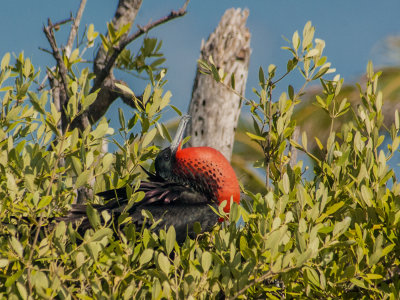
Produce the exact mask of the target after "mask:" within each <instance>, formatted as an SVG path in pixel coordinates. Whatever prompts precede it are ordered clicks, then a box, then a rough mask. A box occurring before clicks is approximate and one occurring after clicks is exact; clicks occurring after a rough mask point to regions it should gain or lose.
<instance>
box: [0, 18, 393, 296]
mask: <svg viewBox="0 0 400 300" xmlns="http://www.w3.org/2000/svg"><path fill="white" fill-rule="evenodd" d="M324 46H325V45H324V42H323V41H322V40H320V39H315V40H314V27H312V26H311V23H307V24H306V26H305V28H304V30H303V34H302V37H300V35H299V34H298V33H297V32H296V33H295V34H294V35H293V37H292V41H290V42H289V46H288V47H287V48H286V49H287V50H288V51H289V52H290V53H291V55H292V58H291V59H290V60H289V61H288V64H287V68H286V70H284V71H280V68H277V67H275V66H273V65H271V66H269V67H268V72H267V73H266V74H265V73H264V71H263V69H262V68H260V72H259V79H260V89H259V90H258V91H255V95H256V96H255V97H256V99H258V100H248V99H245V103H246V104H247V105H249V107H250V111H251V115H252V117H253V119H254V130H253V131H252V132H251V133H248V136H249V139H250V138H251V139H253V140H255V141H256V142H257V143H258V144H259V146H260V147H261V149H262V151H263V153H264V159H262V160H261V161H258V162H256V165H257V166H258V167H263V168H265V169H266V171H267V174H268V176H267V178H266V184H267V185H268V192H267V193H266V194H253V193H252V192H251V191H249V190H247V189H246V187H243V192H244V194H245V195H246V196H244V197H243V201H242V205H241V206H237V205H236V204H233V206H232V209H231V213H230V216H229V222H226V223H225V224H222V225H216V226H215V228H214V230H213V231H212V232H210V233H205V234H202V235H200V236H198V238H197V239H196V240H191V239H189V238H188V239H187V240H186V242H185V243H184V244H183V245H178V244H177V243H176V242H175V230H174V228H173V227H171V228H165V230H161V232H160V233H159V234H156V233H154V232H152V228H153V227H154V226H151V225H154V220H153V219H152V216H151V215H150V214H149V213H148V212H143V214H144V215H145V216H146V217H147V219H148V222H147V224H148V225H150V226H148V227H145V226H144V227H142V228H135V227H134V226H133V225H132V224H130V220H129V218H128V217H127V216H122V217H120V218H119V220H118V224H119V226H116V227H112V226H111V224H112V222H111V221H112V216H110V215H108V214H103V215H102V216H99V215H98V214H96V212H95V211H94V210H91V209H89V210H88V214H89V216H90V218H91V223H92V225H93V227H94V228H95V230H88V231H87V232H86V233H85V235H84V236H80V235H79V234H78V233H77V232H76V230H75V229H73V228H72V226H71V225H68V224H65V223H64V222H61V223H59V224H57V225H55V226H47V225H48V224H49V223H51V218H53V217H55V216H59V215H63V214H64V213H65V211H66V210H67V209H68V206H69V205H70V203H71V202H72V201H73V199H74V198H75V197H76V193H77V190H78V189H80V188H82V187H85V188H88V189H92V188H93V190H94V192H95V193H96V192H99V191H102V190H104V189H110V188H113V187H120V186H124V185H126V184H128V183H131V182H134V183H137V182H138V181H139V180H140V179H142V178H143V177H144V176H143V174H142V172H141V170H140V167H139V166H140V165H143V166H146V165H147V164H148V163H149V161H152V159H153V158H154V157H155V155H156V154H157V152H158V150H159V149H158V148H157V147H156V146H155V145H153V143H152V142H153V139H154V137H155V136H156V135H157V134H159V135H161V136H162V137H166V138H169V135H168V132H167V130H166V128H165V127H164V126H163V125H162V124H161V123H159V120H160V117H161V115H162V113H163V110H164V109H165V108H166V107H168V106H169V105H170V104H169V101H170V95H171V94H170V93H169V92H168V91H166V92H165V91H164V90H163V83H164V81H163V80H164V77H163V75H164V74H163V72H160V73H159V74H158V76H155V77H154V78H152V81H151V83H150V84H149V85H148V87H147V88H146V92H145V93H144V96H143V99H142V100H141V101H143V102H142V105H138V106H137V110H132V113H131V116H130V117H128V118H127V119H125V117H126V116H125V115H126V114H125V115H124V113H123V112H122V110H120V113H119V120H120V128H119V129H117V130H114V129H112V128H110V127H109V125H108V122H107V120H106V119H102V120H101V121H100V122H99V123H98V124H97V126H96V128H94V129H90V128H88V129H87V130H85V131H84V132H79V131H78V129H74V130H68V131H67V132H66V133H65V134H63V133H60V130H59V128H58V121H59V119H60V112H58V110H57V109H56V107H55V106H54V104H53V103H52V101H51V95H50V94H49V91H47V90H42V91H40V92H36V91H34V89H33V88H32V87H31V85H32V83H34V82H35V79H36V78H37V76H38V72H37V71H36V70H35V67H34V66H33V64H32V63H31V62H30V60H29V59H27V58H25V57H24V56H23V55H22V54H21V55H19V56H18V57H16V58H15V62H14V63H10V61H11V59H10V55H9V54H6V55H5V56H4V57H3V59H2V61H1V74H0V89H1V90H0V91H1V92H2V96H1V100H2V106H1V109H2V111H1V116H0V123H1V126H0V176H1V181H0V199H1V200H0V221H1V225H0V234H1V236H0V293H1V295H2V297H3V298H9V299H18V298H22V299H28V298H29V297H30V298H32V299H39V298H41V299H42V298H43V299H47V298H61V299H91V298H107V299H108V298H114V299H131V298H132V297H134V298H154V299H169V298H181V299H195V298H196V299H197V298H200V299H212V298H219V297H222V298H225V297H226V298H232V299H235V298H246V297H247V298H273V299H277V298H281V297H286V298H292V297H293V298H307V297H308V298H317V297H319V298H331V299H334V298H338V297H349V298H350V297H359V298H370V297H373V298H382V299H398V298H399V297H400V280H398V264H399V260H398V257H400V248H399V247H400V246H399V245H400V242H399V241H398V237H399V234H400V233H399V221H400V211H399V207H400V184H399V183H398V182H397V179H396V176H395V173H394V171H393V169H392V168H391V167H390V166H389V164H388V162H389V160H390V159H392V158H393V156H394V155H395V153H396V151H397V149H398V146H399V144H400V137H399V136H398V132H399V129H400V124H399V122H400V121H399V116H398V112H397V111H396V112H393V113H394V114H395V122H394V124H392V125H391V126H390V128H382V124H383V115H382V106H383V95H382V93H381V92H380V91H379V90H377V83H378V80H379V76H380V73H374V71H373V67H372V64H371V63H370V64H368V68H367V84H366V86H365V87H364V88H361V87H360V88H359V94H360V98H361V102H360V105H359V106H358V107H357V109H356V110H354V111H353V110H352V108H351V107H350V106H349V105H348V103H347V101H346V100H340V101H339V100H338V99H337V95H338V93H339V91H340V89H341V87H342V84H343V79H340V78H339V77H338V76H335V77H334V79H332V80H329V79H325V76H326V74H327V73H330V72H333V71H334V70H332V69H330V64H329V63H327V62H326V58H325V57H324V56H322V52H323V48H324ZM75 63H78V62H77V61H75V62H72V61H71V64H70V66H72V65H73V64H75ZM200 65H201V66H202V68H203V71H204V72H205V73H209V74H210V76H214V78H215V79H216V80H217V81H220V82H221V84H225V85H226V86H228V85H229V86H230V88H231V89H234V78H229V74H228V76H226V74H224V72H223V70H218V69H217V67H216V66H214V65H213V63H212V60H210V61H209V62H204V61H203V62H200ZM297 70H299V71H300V72H301V73H302V74H303V76H304V79H305V85H306V84H308V83H309V82H311V81H318V80H319V81H320V83H321V86H322V87H323V90H324V93H323V95H320V96H318V97H317V100H316V104H317V105H318V106H320V108H321V113H323V112H324V111H325V112H326V113H327V114H328V115H329V116H330V119H331V122H332V126H331V131H330V135H329V138H328V139H327V142H326V143H325V144H323V143H322V142H320V141H319V140H318V141H317V144H318V146H319V149H320V151H319V154H315V153H314V154H312V153H311V152H309V150H308V148H307V135H306V134H305V133H303V134H302V137H301V143H299V142H297V141H295V140H293V139H292V134H293V131H294V129H295V125H296V124H295V122H294V121H293V120H292V113H293V110H294V109H295V106H296V105H298V104H299V103H300V102H301V97H302V94H303V92H304V87H305V86H304V87H303V88H301V89H300V90H299V91H295V90H294V89H293V87H291V86H289V87H288V92H287V93H283V94H282V95H280V96H279V99H278V100H277V101H274V100H275V97H274V96H275V95H274V88H275V87H276V85H277V84H279V83H280V79H281V77H277V76H276V74H278V73H282V74H283V76H287V75H288V74H290V73H292V72H295V71H297ZM69 75H70V76H69V78H68V80H69V82H68V86H69V89H70V90H69V93H71V97H70V99H71V100H70V102H69V105H68V112H67V114H68V116H69V118H70V120H71V121H73V119H74V118H75V117H76V116H77V115H79V114H80V113H82V111H84V110H85V108H87V107H88V105H89V104H90V103H91V102H92V101H93V100H94V98H95V97H96V94H95V93H92V94H89V93H88V91H89V90H90V89H89V87H90V85H91V80H92V78H91V76H90V74H89V72H88V70H87V69H83V70H82V71H81V72H80V74H77V72H72V71H71V72H70V73H69ZM226 82H229V83H226ZM121 88H124V89H126V90H127V91H129V89H128V88H126V87H121ZM132 97H133V99H135V97H134V95H133V94H132ZM136 100H137V99H136ZM342 114H351V115H352V117H351V120H350V121H348V122H346V123H344V124H341V125H340V130H339V131H336V132H335V131H334V128H336V126H333V124H334V123H335V120H336V119H337V118H338V117H339V116H340V115H342ZM383 131H386V132H383ZM115 132H118V134H119V135H120V140H123V143H121V142H118V141H117V139H115V138H114V137H115V135H116V133H115ZM105 141H107V142H108V143H114V144H115V145H117V147H118V151H116V152H115V153H109V152H107V151H104V150H103V146H104V142H105ZM295 149H296V150H295ZM294 151H302V152H303V153H305V154H306V155H308V156H309V157H310V158H311V160H312V161H313V165H312V166H311V167H312V168H313V174H312V175H309V176H305V175H304V171H305V166H304V165H303V162H302V161H297V162H296V161H293V159H292V157H293V153H294ZM146 168H148V167H146ZM150 168H153V166H150ZM133 189H134V187H133ZM140 196H141V195H138V194H135V193H132V196H131V203H133V202H134V201H140V198H141V197H140ZM88 201H89V202H98V201H101V199H98V198H97V197H93V199H89V200H88ZM100 220H105V223H104V222H101V221H100Z"/></svg>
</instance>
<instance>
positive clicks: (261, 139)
mask: <svg viewBox="0 0 400 300" xmlns="http://www.w3.org/2000/svg"><path fill="white" fill-rule="evenodd" d="M246 134H247V135H248V136H249V137H250V138H252V139H253V140H257V141H266V139H265V137H262V136H258V135H255V134H253V133H250V132H246Z"/></svg>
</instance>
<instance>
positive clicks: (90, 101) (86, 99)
mask: <svg viewBox="0 0 400 300" xmlns="http://www.w3.org/2000/svg"><path fill="white" fill-rule="evenodd" d="M98 91H99V90H97V91H96V92H94V93H91V94H89V95H87V96H85V97H83V98H82V110H86V109H87V108H88V107H89V106H90V105H92V104H93V102H94V101H96V99H97V94H98Z"/></svg>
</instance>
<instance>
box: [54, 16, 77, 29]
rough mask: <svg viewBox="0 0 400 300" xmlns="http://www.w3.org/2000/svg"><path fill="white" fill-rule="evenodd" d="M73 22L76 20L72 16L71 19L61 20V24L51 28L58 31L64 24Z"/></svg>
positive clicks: (55, 24) (58, 23)
mask: <svg viewBox="0 0 400 300" xmlns="http://www.w3.org/2000/svg"><path fill="white" fill-rule="evenodd" d="M73 20H74V18H73V17H72V16H71V17H69V18H68V19H65V20H61V21H59V22H57V23H54V24H51V25H49V28H50V29H58V27H60V26H61V25H64V24H66V23H68V22H71V21H73Z"/></svg>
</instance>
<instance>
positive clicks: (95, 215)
mask: <svg viewBox="0 0 400 300" xmlns="http://www.w3.org/2000/svg"><path fill="white" fill-rule="evenodd" d="M86 214H87V217H88V218H89V222H90V225H92V227H93V228H95V229H97V228H99V227H100V226H101V223H100V216H99V212H98V211H97V209H95V208H93V206H91V205H87V206H86Z"/></svg>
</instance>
